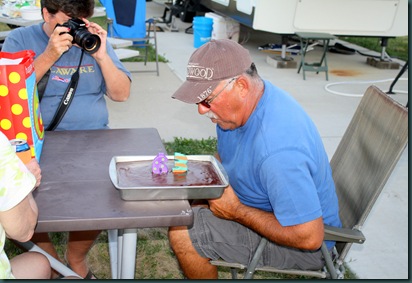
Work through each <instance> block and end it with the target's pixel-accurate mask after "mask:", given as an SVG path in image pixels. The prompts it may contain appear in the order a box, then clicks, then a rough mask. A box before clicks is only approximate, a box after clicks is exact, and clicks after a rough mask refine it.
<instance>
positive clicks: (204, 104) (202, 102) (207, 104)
mask: <svg viewBox="0 0 412 283" xmlns="http://www.w3.org/2000/svg"><path fill="white" fill-rule="evenodd" d="M236 79H237V78H232V79H231V80H230V81H228V82H227V84H226V85H225V86H224V87H223V88H222V89H221V90H220V91H219V92H218V93H216V94H215V95H214V96H213V97H212V98H211V99H209V100H208V101H206V99H205V100H202V101H200V102H199V103H196V105H199V104H200V105H202V106H204V107H206V108H210V104H211V103H212V101H213V100H214V99H215V98H216V97H217V96H218V95H219V94H221V93H222V92H223V91H224V90H225V89H226V88H227V87H228V86H229V85H230V83H231V82H233V81H234V80H236Z"/></svg>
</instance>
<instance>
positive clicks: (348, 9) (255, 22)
mask: <svg viewBox="0 0 412 283" xmlns="http://www.w3.org/2000/svg"><path fill="white" fill-rule="evenodd" d="M200 3H201V4H202V5H203V6H205V7H207V8H208V9H210V10H212V11H214V12H215V13H217V14H221V15H224V16H228V17H230V18H232V19H234V20H236V21H238V22H239V23H241V24H243V25H246V26H248V27H251V28H253V29H255V30H261V31H266V32H272V33H277V34H295V33H297V32H320V33H330V34H333V35H342V36H364V37H365V36H372V37H398V36H407V35H408V8H409V7H408V0H200Z"/></svg>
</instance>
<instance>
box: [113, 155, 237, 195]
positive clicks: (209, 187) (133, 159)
mask: <svg viewBox="0 0 412 283" xmlns="http://www.w3.org/2000/svg"><path fill="white" fill-rule="evenodd" d="M155 157H156V156H140V155H139V156H114V157H113V158H112V160H111V161H110V166H109V174H110V179H111V180H112V182H113V185H114V186H115V187H116V189H118V190H119V192H120V196H121V198H122V199H123V200H176V199H214V198H219V197H220V196H221V195H222V194H223V190H224V189H225V188H226V187H227V186H228V185H229V181H228V176H227V174H226V171H225V170H224V168H223V166H222V164H221V163H220V162H219V161H218V160H217V159H216V158H215V157H213V156H211V155H187V159H188V172H187V175H174V174H173V173H172V172H171V169H172V168H173V165H174V155H167V156H166V157H167V158H168V163H167V166H168V168H169V173H167V174H163V175H156V174H152V171H151V170H152V167H151V163H152V161H153V159H154V158H155ZM192 162H194V163H192ZM195 163H196V164H206V165H207V166H208V169H210V170H211V171H214V172H215V173H216V175H217V176H218V179H220V180H219V181H218V180H217V178H215V179H214V183H215V184H187V182H186V179H185V178H186V177H194V178H196V176H194V175H192V174H195V173H196V172H195V171H196V170H192V171H191V164H193V165H194V164H195ZM122 166H123V167H122ZM128 166H129V167H128ZM193 168H194V167H193ZM142 170H143V171H142ZM146 170H147V172H146ZM141 172H143V174H142V173H141ZM199 172H200V171H199ZM199 172H198V173H199ZM133 173H135V174H133ZM127 174H129V176H128V177H127V178H129V177H130V179H131V180H129V179H127V180H126V181H124V180H123V179H126V177H124V175H127ZM189 174H190V175H189ZM139 175H140V176H143V175H144V178H143V177H142V178H143V179H145V178H147V179H148V180H146V181H141V180H138V179H139V177H136V179H133V176H139ZM216 175H214V174H213V176H216ZM197 177H198V178H200V177H199V176H197ZM162 178H163V179H164V180H163V181H161V179H162ZM151 179H152V180H153V184H151ZM166 179H167V180H166ZM187 179H191V178H187ZM159 180H160V181H161V182H160V183H162V184H159V182H157V181H159ZM205 183H207V182H205Z"/></svg>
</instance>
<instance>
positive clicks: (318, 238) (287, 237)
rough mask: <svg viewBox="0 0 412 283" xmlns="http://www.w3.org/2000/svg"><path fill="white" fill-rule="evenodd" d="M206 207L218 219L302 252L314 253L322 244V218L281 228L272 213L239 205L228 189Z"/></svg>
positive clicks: (231, 190)
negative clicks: (228, 221) (236, 223)
mask: <svg viewBox="0 0 412 283" xmlns="http://www.w3.org/2000/svg"><path fill="white" fill-rule="evenodd" d="M209 206H210V210H211V211H212V212H213V214H215V215H216V216H217V217H220V218H223V219H227V220H232V221H236V222H238V223H240V224H243V225H245V226H246V227H249V228H250V229H252V230H254V231H256V232H257V233H259V234H260V235H262V236H264V237H265V238H267V239H268V240H270V241H272V242H275V243H277V244H280V245H284V246H289V247H294V248H298V249H305V250H316V249H318V248H319V247H320V246H321V245H322V241H323V220H322V217H319V218H317V219H315V220H312V221H309V222H306V223H303V224H299V225H293V226H282V225H281V224H280V223H279V221H278V220H277V219H276V216H275V215H274V214H273V213H272V212H266V211H263V210H260V209H257V208H253V207H249V206H246V205H244V204H242V203H241V202H240V201H239V199H238V197H237V196H236V194H235V192H234V191H233V188H232V187H231V186H228V187H227V188H226V189H225V191H224V193H223V195H222V197H221V198H219V199H213V200H209Z"/></svg>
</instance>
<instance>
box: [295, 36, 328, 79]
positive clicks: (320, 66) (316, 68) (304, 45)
mask: <svg viewBox="0 0 412 283" xmlns="http://www.w3.org/2000/svg"><path fill="white" fill-rule="evenodd" d="M296 35H297V36H298V37H299V39H300V46H301V61H300V65H299V69H298V74H299V72H300V69H302V71H303V79H304V80H306V77H305V71H308V72H316V73H317V74H318V73H319V72H325V74H326V80H328V63H327V60H326V51H328V46H329V41H330V40H331V39H335V38H336V37H335V36H333V35H331V34H329V33H318V32H297V33H296ZM314 40H317V41H322V44H323V52H322V56H321V58H320V61H316V62H313V63H308V62H307V61H306V52H307V49H308V46H309V42H310V41H314Z"/></svg>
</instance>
